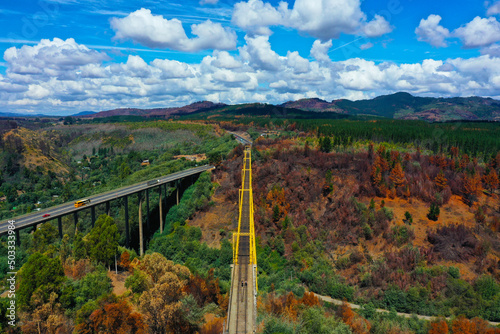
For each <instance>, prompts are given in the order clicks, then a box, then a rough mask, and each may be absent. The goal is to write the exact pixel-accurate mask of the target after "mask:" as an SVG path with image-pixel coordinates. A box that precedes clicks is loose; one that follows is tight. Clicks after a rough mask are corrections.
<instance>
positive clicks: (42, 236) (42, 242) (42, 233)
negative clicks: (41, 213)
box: [32, 223, 59, 253]
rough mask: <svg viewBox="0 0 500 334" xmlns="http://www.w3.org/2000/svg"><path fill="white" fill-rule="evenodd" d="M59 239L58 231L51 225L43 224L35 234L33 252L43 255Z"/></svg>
mask: <svg viewBox="0 0 500 334" xmlns="http://www.w3.org/2000/svg"><path fill="white" fill-rule="evenodd" d="M58 237H59V233H58V232H57V229H56V228H55V227H54V226H53V225H52V224H50V223H44V224H42V227H40V228H38V229H36V231H35V233H33V245H32V251H33V252H40V253H43V252H45V250H46V249H47V247H48V246H49V245H52V244H53V243H54V242H55V241H56V240H57V239H58Z"/></svg>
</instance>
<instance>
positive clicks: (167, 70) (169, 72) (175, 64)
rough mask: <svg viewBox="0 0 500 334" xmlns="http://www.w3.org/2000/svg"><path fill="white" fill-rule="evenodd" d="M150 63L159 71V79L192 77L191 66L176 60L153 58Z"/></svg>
mask: <svg viewBox="0 0 500 334" xmlns="http://www.w3.org/2000/svg"><path fill="white" fill-rule="evenodd" d="M151 64H152V65H153V66H154V67H156V68H157V69H159V70H160V71H161V79H172V78H191V77H194V73H193V69H192V68H191V66H189V65H188V64H186V63H182V62H180V61H177V60H169V59H155V60H153V62H152V63H151Z"/></svg>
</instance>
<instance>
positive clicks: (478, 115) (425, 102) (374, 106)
mask: <svg viewBox="0 0 500 334" xmlns="http://www.w3.org/2000/svg"><path fill="white" fill-rule="evenodd" d="M282 106H283V107H293V108H297V109H301V110H309V111H316V112H325V111H335V112H340V113H345V114H349V115H372V116H381V117H387V118H395V119H421V120H426V121H433V122H434V121H450V120H496V121H500V101H498V100H494V99H491V98H483V97H475V96H474V97H453V98H433V97H417V96H413V95H411V94H408V93H402V92H401V93H395V94H391V95H383V96H379V97H376V98H374V99H371V100H359V101H350V100H345V99H342V100H334V101H332V102H330V103H328V102H326V101H322V100H319V99H304V100H299V101H292V102H287V103H284V104H282Z"/></svg>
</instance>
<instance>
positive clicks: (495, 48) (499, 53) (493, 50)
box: [480, 44, 500, 58]
mask: <svg viewBox="0 0 500 334" xmlns="http://www.w3.org/2000/svg"><path fill="white" fill-rule="evenodd" d="M480 51H481V54H483V55H490V56H492V57H499V58H500V45H499V44H493V45H490V46H488V47H486V48H482V49H481V50H480Z"/></svg>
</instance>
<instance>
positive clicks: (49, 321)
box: [21, 292, 68, 334]
mask: <svg viewBox="0 0 500 334" xmlns="http://www.w3.org/2000/svg"><path fill="white" fill-rule="evenodd" d="M57 300H58V296H57V294H56V293H55V292H52V293H51V294H50V296H49V300H47V301H44V299H43V298H41V296H40V295H39V294H38V293H35V294H34V295H33V297H32V303H33V311H31V312H30V314H29V315H26V316H24V314H23V315H22V316H21V318H24V321H23V322H22V326H21V330H22V333H28V334H30V333H33V334H35V333H47V334H48V333H65V332H66V331H67V330H68V328H64V325H65V322H66V319H65V317H64V312H63V310H62V308H61V304H60V303H58V302H57Z"/></svg>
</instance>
